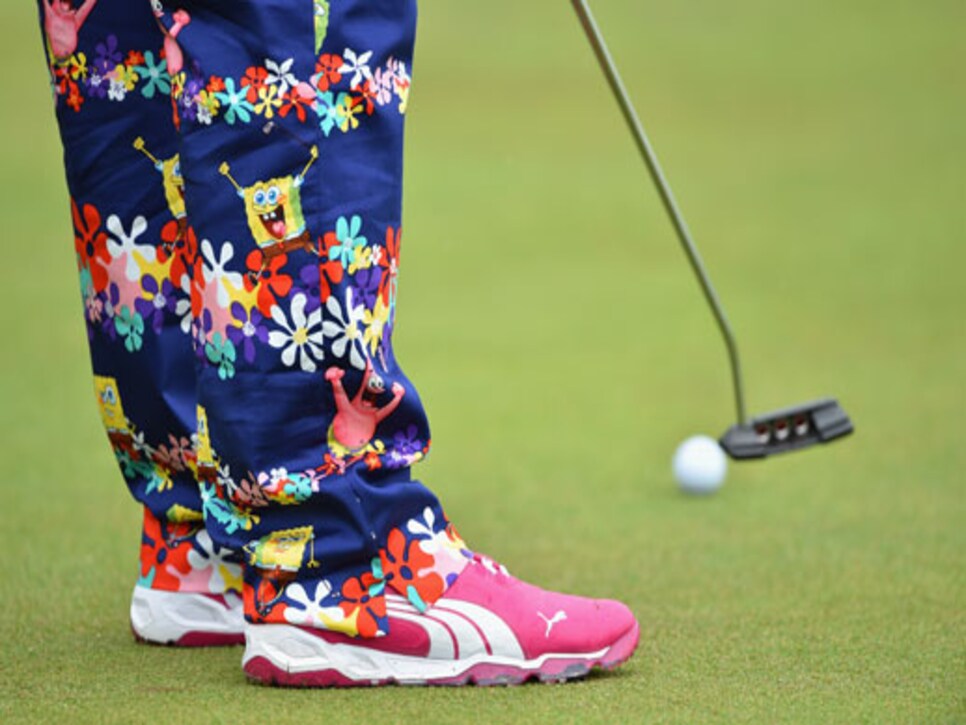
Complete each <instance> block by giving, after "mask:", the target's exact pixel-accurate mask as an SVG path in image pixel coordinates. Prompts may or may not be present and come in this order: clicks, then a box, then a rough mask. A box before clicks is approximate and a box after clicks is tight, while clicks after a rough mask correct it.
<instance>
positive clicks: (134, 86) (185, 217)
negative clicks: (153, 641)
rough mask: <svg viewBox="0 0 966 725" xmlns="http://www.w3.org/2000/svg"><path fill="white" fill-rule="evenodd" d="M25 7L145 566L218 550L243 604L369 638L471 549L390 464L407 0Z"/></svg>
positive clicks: (406, 462)
mask: <svg viewBox="0 0 966 725" xmlns="http://www.w3.org/2000/svg"><path fill="white" fill-rule="evenodd" d="M40 13H41V20H42V24H43V29H44V39H45V43H46V50H47V58H48V62H49V67H50V75H51V83H52V87H53V90H54V97H55V102H56V106H57V116H58V121H59V123H60V128H61V136H62V139H63V142H64V144H65V148H66V156H67V160H68V163H67V176H68V186H69V189H70V192H71V197H72V203H71V212H72V218H73V223H74V232H75V240H74V250H75V255H76V259H77V265H78V274H79V281H80V289H81V296H82V300H83V306H84V315H85V319H86V324H87V331H88V337H89V340H90V347H91V357H92V361H93V367H94V370H95V383H96V384H95V387H96V390H97V394H98V402H99V405H100V409H101V414H102V418H103V420H104V424H105V427H106V429H107V431H108V437H109V439H110V440H111V444H112V447H113V449H114V452H115V455H116V457H117V459H118V462H119V464H120V467H121V471H122V473H123V474H124V476H125V478H126V480H127V482H128V484H129V486H130V488H131V490H132V492H133V493H134V495H135V497H136V498H137V499H138V500H139V501H141V502H142V503H144V504H145V506H146V507H147V510H148V513H147V517H148V518H147V519H146V523H145V532H146V533H145V541H148V540H149V539H150V541H152V542H155V543H153V544H145V546H146V547H147V548H144V547H142V570H141V583H142V584H144V585H149V586H154V587H158V588H176V587H175V585H176V584H178V582H182V581H183V580H185V577H187V578H188V579H190V581H191V583H190V586H192V587H195V586H201V584H199V582H200V579H198V578H197V577H195V578H191V577H194V574H192V571H193V570H192V569H191V567H190V566H188V557H189V556H191V557H193V559H194V560H199V557H202V556H210V555H214V554H208V553H207V552H216V551H225V550H231V551H232V552H234V553H233V554H232V555H231V556H228V555H226V556H228V559H226V561H229V562H230V563H234V562H237V561H243V562H244V565H245V566H244V570H245V573H244V576H245V600H246V615H247V616H248V617H249V619H250V620H253V621H271V622H295V623H299V624H305V625H307V626H319V627H328V628H331V629H336V630H338V631H341V632H346V633H349V634H353V635H361V636H376V635H378V634H380V633H384V632H385V631H386V618H385V602H384V596H383V595H384V592H385V589H386V587H390V588H392V589H394V590H395V591H398V592H399V593H400V594H402V595H403V596H406V597H407V598H409V600H410V601H411V602H412V603H413V604H414V606H416V607H417V608H418V609H420V610H425V609H426V608H428V607H429V606H431V605H432V603H433V602H434V601H435V600H436V599H438V598H439V597H440V596H441V595H442V594H443V593H444V592H445V590H446V588H447V587H448V586H449V585H450V584H451V583H452V582H453V580H455V577H456V576H458V574H459V572H460V571H461V570H462V567H463V566H464V565H465V563H466V561H467V560H468V557H469V556H470V554H469V552H468V551H467V550H466V548H465V545H464V544H463V543H462V541H461V539H460V538H459V536H458V535H457V534H456V532H455V531H454V530H453V528H452V526H451V525H450V524H449V523H448V522H447V520H446V519H445V517H444V516H443V513H442V511H441V509H440V506H439V502H438V501H437V500H436V498H435V496H433V494H432V493H431V492H430V491H429V490H428V489H426V488H425V487H424V486H423V485H422V484H420V483H418V482H416V481H413V480H411V478H410V472H409V470H410V467H411V466H412V465H413V464H414V463H416V462H418V461H420V460H421V459H422V458H423V457H425V455H426V454H427V452H428V450H429V443H430V439H429V429H428V424H427V421H426V417H425V414H424V411H423V408H422V405H421V403H420V401H419V399H418V397H417V394H416V391H415V389H414V388H413V386H412V384H411V383H410V381H409V380H408V379H407V378H406V377H405V376H404V374H403V373H402V371H401V370H400V368H399V366H398V363H397V362H396V359H395V355H394V353H393V347H392V333H393V331H394V328H395V312H396V303H397V294H398V272H399V256H400V241H401V224H400V214H401V208H400V207H401V199H400V194H401V188H400V185H401V162H402V134H403V123H404V114H405V111H406V107H407V103H408V98H409V91H410V87H411V77H410V67H411V58H412V43H413V35H414V31H415V4H414V2H412V0H375V1H372V0H367V1H365V2H364V1H363V0H289V1H287V2H283V3H272V4H271V8H268V7H267V6H266V4H265V3H260V2H257V1H256V0H195V1H194V2H191V1H189V0H184V1H183V2H178V3H172V4H169V3H164V2H160V1H159V0H150V1H149V0H139V1H138V2H129V1H128V0H41V1H40ZM225 17H230V18H231V19H232V22H231V23H230V24H229V23H227V22H226V21H225V20H224V18H225ZM240 29H244V31H245V32H244V33H242V32H241V30H240ZM149 519H150V520H149ZM202 519H203V522H204V529H200V528H199V525H200V521H201V520H202ZM161 522H164V523H163V524H162V523H161ZM172 526H173V527H182V528H185V527H187V528H188V529H191V527H194V529H192V530H191V532H190V535H189V536H188V537H187V539H185V542H189V541H190V544H181V545H174V546H169V545H165V546H162V548H161V549H157V548H156V547H157V546H159V544H157V542H158V541H161V542H165V541H169V540H170V538H171V537H169V536H167V534H166V533H165V532H167V531H169V529H170V527H172ZM206 537H207V538H206ZM176 538H177V537H176ZM209 543H210V546H208V544H209ZM206 547H207V548H206ZM212 547H214V548H212ZM189 549H190V551H189ZM162 552H163V553H162ZM191 552H194V554H191ZM159 556H162V557H163V558H164V559H165V560H166V563H164V562H159V561H158V557H159ZM232 557H233V558H232ZM209 568H210V567H209ZM211 572H212V573H211V575H210V577H209V582H215V584H217V585H221V584H222V583H224V584H225V586H231V584H230V582H229V581H228V580H229V579H230V576H227V575H226V574H225V572H221V573H220V574H218V575H217V576H216V575H215V573H214V572H215V569H211ZM219 577H220V578H219ZM212 586H213V585H212Z"/></svg>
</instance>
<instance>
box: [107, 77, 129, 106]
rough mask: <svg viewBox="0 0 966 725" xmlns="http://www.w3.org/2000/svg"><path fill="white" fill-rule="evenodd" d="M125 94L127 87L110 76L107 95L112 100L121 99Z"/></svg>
mask: <svg viewBox="0 0 966 725" xmlns="http://www.w3.org/2000/svg"><path fill="white" fill-rule="evenodd" d="M126 96H127V88H125V87H124V82H123V81H119V80H117V79H116V78H112V79H111V85H110V87H109V88H108V89H107V97H108V98H109V99H110V100H112V101H123V100H124V98H125V97H126Z"/></svg>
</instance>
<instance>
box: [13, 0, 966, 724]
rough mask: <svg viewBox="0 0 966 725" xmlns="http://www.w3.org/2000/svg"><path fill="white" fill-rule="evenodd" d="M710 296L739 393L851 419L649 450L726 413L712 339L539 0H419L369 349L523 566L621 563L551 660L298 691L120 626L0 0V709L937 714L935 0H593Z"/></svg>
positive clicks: (950, 629) (484, 537) (959, 691)
mask: <svg viewBox="0 0 966 725" xmlns="http://www.w3.org/2000/svg"><path fill="white" fill-rule="evenodd" d="M596 4H597V6H598V15H599V20H600V22H601V24H602V26H603V27H604V29H605V31H606V32H608V34H609V35H610V38H611V44H612V46H613V50H614V52H615V55H616V57H617V58H618V60H619V62H620V63H621V65H622V67H623V69H624V74H625V76H626V77H627V81H628V85H629V86H630V88H631V91H632V93H633V94H634V96H635V98H636V100H637V103H638V106H639V108H640V110H641V111H642V114H643V115H644V117H645V120H646V122H647V123H648V125H649V129H650V131H651V134H652V136H653V139H654V141H655V143H656V144H657V146H658V149H659V151H660V153H661V156H662V158H663V161H664V163H665V166H666V167H667V171H668V173H669V175H670V177H671V179H672V181H673V183H674V184H675V186H676V189H677V193H678V196H679V198H680V200H681V201H682V204H683V206H684V208H685V210H686V211H687V213H688V214H689V216H690V219H691V224H692V227H693V230H694V232H695V234H696V236H697V237H698V239H699V240H700V241H701V243H702V244H703V249H704V252H705V254H706V257H707V262H708V265H709V267H710V268H711V270H712V271H713V272H714V274H715V277H716V279H717V280H718V283H719V286H720V291H721V293H722V295H723V297H724V299H725V300H726V301H727V303H728V305H729V309H730V312H731V316H732V318H733V322H734V324H735V326H736V327H737V329H738V331H739V333H740V337H741V342H742V345H743V351H744V354H745V359H746V367H747V374H748V378H749V382H750V398H751V404H752V408H753V409H767V408H769V407H775V406H780V405H784V404H786V403H789V402H792V401H796V400H799V399H807V398H809V397H812V396H813V395H821V394H825V393H832V394H836V395H838V396H840V397H841V399H842V400H843V402H844V404H845V405H846V407H847V408H848V409H849V411H850V412H851V413H852V414H853V416H854V418H855V421H856V423H857V427H858V434H857V435H856V436H855V437H854V438H852V439H850V440H849V441H847V442H844V443H841V444H839V445H836V446H833V447H830V448H828V449H822V450H816V451H813V452H810V453H807V454H802V455H799V456H793V457H789V458H787V459H781V460H775V461H773V462H768V463H765V464H751V465H742V466H737V467H734V468H733V469H732V471H731V474H730V478H729V481H728V483H727V486H726V487H725V489H724V490H723V491H722V492H721V494H720V495H718V496H716V497H713V498H710V499H704V500H693V499H689V498H686V497H683V496H681V495H679V494H678V493H677V492H676V490H675V488H674V486H673V483H672V481H671V479H670V474H669V470H668V469H669V458H670V455H671V452H672V450H673V448H674V446H675V445H676V443H677V442H678V441H679V440H680V439H682V438H683V437H684V436H685V435H687V434H691V433H693V432H697V431H706V432H709V433H717V432H719V431H720V430H721V429H722V428H723V427H724V426H725V425H726V424H727V422H728V419H729V415H730V404H731V401H730V393H729V390H728V387H727V383H728V378H727V372H726V369H725V366H724V365H725V360H724V356H723V352H722V349H721V345H720V342H719V340H718V339H717V337H716V332H715V330H714V328H713V326H712V323H711V319H710V317H709V315H708V313H707V311H706V310H705V309H704V307H703V306H702V304H701V300H700V298H699V295H698V292H697V288H696V286H695V284H694V282H693V280H692V279H691V278H690V277H689V272H688V270H687V268H686V265H685V263H684V261H683V259H682V257H681V254H680V252H679V250H678V249H677V248H676V247H675V242H674V239H673V236H672V234H671V231H670V228H669V226H668V224H667V222H666V220H665V219H664V217H663V216H662V212H661V210H660V208H659V206H658V204H657V202H656V199H655V196H654V193H653V192H652V190H651V189H650V187H649V186H648V182H647V179H646V177H645V175H644V171H643V169H642V167H641V165H640V162H639V161H638V159H637V158H636V157H635V154H634V150H633V147H632V145H631V143H630V141H629V139H628V138H627V136H626V133H625V131H624V129H623V128H622V126H621V120H620V117H619V115H618V113H617V111H616V109H615V107H614V104H613V102H612V100H611V99H610V98H609V96H608V94H607V90H606V87H605V86H604V84H603V82H602V80H601V78H600V76H599V72H598V70H597V68H596V67H595V65H594V62H593V59H592V57H591V56H590V55H589V53H588V50H587V48H586V47H585V42H584V40H583V39H582V37H581V35H580V32H579V28H578V26H577V24H576V22H575V21H574V19H573V18H572V17H571V15H570V11H569V8H568V3H566V2H564V1H563V0H556V1H554V2H550V0H539V1H537V0H527V2H519V1H518V0H517V1H514V0H491V1H490V2H486V3H465V2H462V3H456V2H445V3H444V2H436V3H430V2H424V3H423V8H422V17H421V21H422V25H421V29H420V42H419V47H418V52H417V63H416V84H415V89H414V94H413V99H412V105H411V115H410V122H409V123H410V126H409V131H410V135H409V137H408V161H407V169H406V173H407V187H406V223H405V226H406V239H407V243H406V251H405V264H404V268H403V279H402V288H401V298H400V308H401V309H400V318H399V321H400V326H399V329H398V334H397V348H398V351H399V354H400V357H401V359H402V360H403V361H404V364H405V366H406V370H407V372H408V373H409V374H410V375H411V377H412V378H413V379H414V380H415V381H416V382H417V384H418V385H419V386H420V390H421V393H422V395H423V397H424V399H425V402H426V404H427V406H428V409H429V411H430V414H431V418H432V422H433V425H434V446H435V447H434V453H433V455H432V456H431V458H430V460H429V461H428V462H427V463H426V464H424V465H422V466H421V467H420V470H419V473H420V475H421V476H422V477H423V478H424V480H426V481H427V482H428V483H430V485H432V486H433V487H434V488H435V489H436V490H437V491H438V492H439V493H440V495H441V497H442V498H443V500H444V502H445V503H446V505H447V509H448V512H449V514H450V516H451V518H453V519H454V521H456V522H457V524H458V525H459V527H460V529H461V530H462V533H463V534H464V535H465V536H466V537H467V539H468V540H469V541H470V542H471V544H473V545H475V546H476V547H477V548H479V549H481V550H483V551H487V552H489V553H491V554H492V555H494V556H496V557H497V558H499V559H501V560H503V561H505V562H506V563H507V564H508V565H509V566H510V568H511V569H512V570H513V571H514V573H516V574H518V575H519V576H521V577H524V578H527V579H532V580H535V581H536V582H538V583H540V584H542V585H544V586H548V587H553V588H559V589H565V590H572V591H577V592H583V593H594V594H599V595H606V596H615V597H620V598H622V599H624V600H625V601H627V602H628V603H629V604H630V605H631V607H632V608H633V609H634V611H635V612H636V614H637V615H638V617H639V618H640V620H641V622H642V624H643V628H644V637H643V640H642V644H641V647H640V650H639V652H638V654H637V656H636V657H635V658H634V659H633V660H632V661H631V662H630V663H629V664H628V665H627V666H626V667H625V668H623V669H621V670H619V671H617V672H616V673H613V674H608V675H605V676H597V677H593V678H591V679H590V680H588V681H586V682H582V683H578V684H574V685H571V686H566V687H538V686H528V687H523V688H515V689H464V690H458V691H457V690H434V689H430V690H425V689H405V690H404V689H398V688H396V689H387V690H381V691H360V692H338V691H325V692H290V691H277V690H269V689H265V688H258V687H254V686H251V685H249V684H247V683H246V682H245V680H244V678H243V676H242V674H241V671H240V668H239V659H240V656H241V652H240V650H238V649H234V650H222V651H202V652H184V651H176V650H169V649H162V648H149V647H142V646H136V645H135V644H134V643H133V642H132V640H131V637H130V635H129V633H128V631H127V623H126V616H127V604H128V597H129V595H130V589H131V586H132V584H133V581H134V576H135V567H136V556H137V549H136V542H137V536H138V527H139V518H138V510H137V508H136V507H135V506H134V505H133V504H132V503H131V502H130V501H129V500H128V498H127V495H126V493H125V491H124V487H123V485H122V482H121V480H120V477H119V475H118V474H117V472H116V471H115V468H114V465H113V462H112V457H111V455H110V452H109V450H108V446H107V444H106V442H105V440H104V435H103V432H102V431H101V429H100V427H99V424H98V419H97V416H96V411H95V406H94V404H93V398H92V395H91V392H90V382H89V368H88V364H87V360H86V351H85V348H86V337H85V332H84V328H83V322H82V317H81V313H80V305H79V300H78V292H77V288H76V281H75V274H74V270H73V255H72V254H71V243H70V239H71V232H70V219H69V213H68V206H67V196H66V191H65V188H64V184H63V180H62V171H61V168H60V166H59V156H60V151H59V148H58V144H57V140H56V130H55V127H54V123H53V114H52V112H51V108H50V103H49V96H48V92H47V88H46V85H45V71H44V67H43V61H42V54H41V52H40V50H41V49H40V43H39V37H38V35H37V31H36V28H35V27H34V22H35V19H34V17H33V8H32V7H31V4H30V3H20V2H18V3H12V2H7V3H4V4H3V6H2V8H0V22H2V24H3V27H4V28H5V29H6V33H7V34H6V37H7V38H8V40H7V41H6V43H5V46H4V51H3V56H2V57H3V59H4V64H5V66H6V69H7V70H6V72H5V73H3V74H2V75H0V89H2V93H3V98H4V99H5V104H6V106H5V108H6V112H5V113H4V114H3V115H2V117H0V137H2V138H3V139H4V141H3V147H2V154H3V156H2V159H3V162H2V169H0V174H2V177H0V191H2V193H0V211H2V218H3V219H4V231H5V235H6V241H5V248H6V270H7V271H6V273H5V275H4V284H3V286H2V290H0V294H2V295H3V297H2V304H0V310H2V315H3V319H2V322H3V330H4V331H5V332H6V340H5V343H6V344H5V346H4V352H3V355H2V357H0V380H2V386H3V387H2V398H0V399H2V406H0V420H2V426H3V428H2V430H3V446H2V453H0V472H2V476H3V482H4V483H3V491H4V496H3V504H2V505H0V536H2V542H3V546H2V556H0V581H2V585H0V643H2V644H0V721H2V722H5V723H11V722H20V721H57V720H60V721H64V722H125V723H126V722H157V721H162V720H163V721H169V722H185V721H189V720H190V721H200V722H225V723H228V722H256V721H258V722H265V721H267V720H269V719H270V720H271V721H272V722H279V723H282V722H300V723H304V722H311V721H317V722H362V721H372V722H397V721H398V722H404V721H405V722H417V721H420V722H422V721H427V722H474V721H478V722H525V721H559V722H596V721H599V722H677V723H695V722H701V723H711V722H720V723H739V722H768V723H793V722H795V723H826V722H841V723H855V722H874V723H882V722H907V723H925V722H966V700H964V693H966V566H964V552H966V484H964V481H966V476H964V467H966V453H964V450H966V448H964V442H963V437H964V434H966V426H964V425H963V422H962V421H963V419H962V414H963V404H964V402H966V325H964V322H963V314H964V311H966V299H964V297H966V295H964V293H963V289H964V285H963V282H962V270H963V267H964V264H966V249H964V246H963V239H964V234H963V233H964V231H966V214H964V208H966V205H964V200H966V199H964V197H966V195H964V191H966V188H964V187H966V185H964V180H963V168H964V166H966V142H964V134H963V129H964V128H966V96H964V94H963V87H962V69H963V65H964V61H966V54H964V52H963V50H962V48H963V46H962V32H961V30H962V27H963V23H964V21H966V11H964V6H963V4H962V3H961V2H953V1H951V0H950V1H945V0H923V1H922V2H917V3H912V2H900V1H899V0H885V1H883V0H880V1H879V2H871V0H857V2H853V3H844V4H843V3H840V2H835V1H833V0H816V1H815V2H811V3H804V4H803V3H767V2H762V1H761V0H758V1H755V0H740V1H739V2H737V3H730V4H728V5H727V6H726V5H723V4H721V3H717V2H712V1H711V0H696V1H695V2H691V3H673V2H672V3H654V2H647V3H642V2H639V1H638V0H599V2H597V3H596Z"/></svg>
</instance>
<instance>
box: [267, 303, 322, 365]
mask: <svg viewBox="0 0 966 725" xmlns="http://www.w3.org/2000/svg"><path fill="white" fill-rule="evenodd" d="M305 303H306V297H305V295H304V294H301V293H299V294H297V295H295V297H293V298H292V307H291V310H290V316H291V320H292V321H291V324H290V323H289V321H288V320H287V319H285V313H284V312H283V311H282V308H281V307H279V306H278V305H274V306H273V307H272V319H273V320H274V321H275V324H276V325H278V326H279V327H281V328H282V330H272V331H271V332H270V333H269V334H268V344H269V345H271V346H272V347H274V348H276V349H281V350H282V362H283V363H284V364H285V365H286V366H288V367H292V366H293V365H295V361H296V359H297V360H298V363H299V367H301V368H302V370H304V371H305V372H307V373H314V372H315V371H316V370H317V369H318V365H317V363H320V362H322V359H323V357H324V351H323V349H322V344H321V343H322V334H321V333H322V308H319V309H317V310H315V311H314V312H313V313H312V314H310V315H308V316H307V317H306V315H305Z"/></svg>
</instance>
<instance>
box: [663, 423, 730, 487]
mask: <svg viewBox="0 0 966 725" xmlns="http://www.w3.org/2000/svg"><path fill="white" fill-rule="evenodd" d="M673 467H674V477H675V478H676V479H677V480H678V484H679V485H680V486H681V489H682V490H683V491H685V492H687V493H695V494H707V493H714V492H715V491H717V490H718V489H719V488H721V484H722V483H724V479H725V474H726V473H727V472H728V461H727V459H726V458H725V454H724V451H722V450H721V446H719V445H718V441H716V440H714V439H713V438H709V437H708V436H692V437H691V438H688V439H687V440H686V441H684V443H682V444H681V445H679V446H678V449H677V451H675V452H674V463H673Z"/></svg>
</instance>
